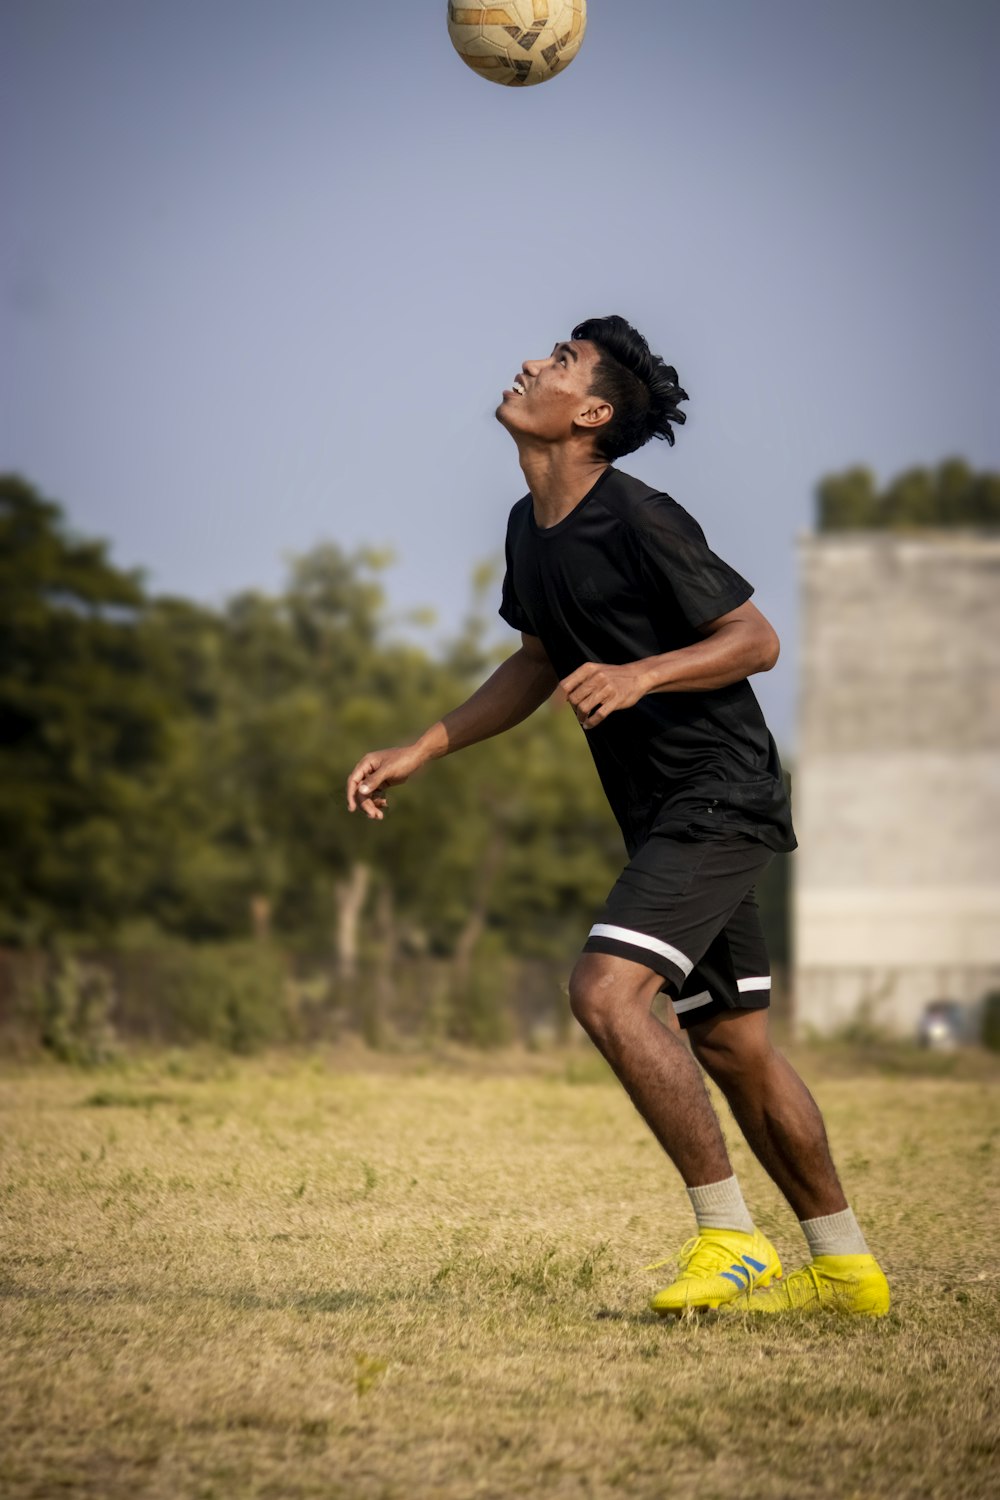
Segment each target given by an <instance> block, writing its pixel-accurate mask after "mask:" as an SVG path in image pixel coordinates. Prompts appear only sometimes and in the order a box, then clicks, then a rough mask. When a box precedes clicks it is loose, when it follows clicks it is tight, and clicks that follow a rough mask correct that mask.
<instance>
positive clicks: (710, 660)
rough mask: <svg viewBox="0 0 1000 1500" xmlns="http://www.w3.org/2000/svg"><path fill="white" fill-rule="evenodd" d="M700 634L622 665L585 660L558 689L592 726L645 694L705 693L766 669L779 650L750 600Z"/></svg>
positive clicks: (770, 666)
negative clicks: (658, 653)
mask: <svg viewBox="0 0 1000 1500" xmlns="http://www.w3.org/2000/svg"><path fill="white" fill-rule="evenodd" d="M701 629H702V631H703V638H702V640H700V641H696V642H695V643H694V645H691V646H682V647H681V648H680V650H679V651H666V652H664V654H663V655H662V656H650V657H647V658H646V659H645V660H644V661H633V662H627V663H626V664H625V665H624V666H604V665H602V664H601V663H599V662H584V664H583V666H582V667H578V668H577V669H576V671H575V672H573V673H571V674H570V676H569V677H566V678H564V680H563V681H562V682H561V683H560V687H561V688H562V690H563V692H564V693H565V694H566V697H567V699H568V701H569V702H570V703H571V704H572V706H573V710H574V712H575V714H576V716H577V718H578V719H579V720H580V723H581V724H582V725H583V727H584V729H593V728H594V726H595V724H600V723H601V722H602V720H604V719H606V718H607V717H608V715H609V714H611V713H614V711H615V710H616V709H619V708H631V707H632V705H633V704H634V703H638V701H639V699H640V698H644V697H645V696H646V694H647V693H710V692H713V691H714V690H715V689H716V688H723V687H728V686H729V684H730V683H732V682H741V681H742V679H743V678H744V677H750V676H751V675H752V674H753V673H754V672H769V671H770V670H771V668H772V667H773V666H774V664H775V662H776V661H777V660H778V651H779V649H780V646H779V642H778V637H777V635H776V633H775V631H774V628H773V627H772V626H771V625H770V624H769V622H768V621H767V620H766V619H765V618H764V616H763V615H762V614H761V612H760V610H759V609H757V608H756V606H755V605H753V604H751V603H750V601H749V600H747V602H746V603H745V604H741V605H740V606H739V608H738V609H733V610H730V611H729V613H728V614H725V615H720V616H719V618H718V619H717V620H710V621H709V622H708V624H706V625H703V626H702V627H701Z"/></svg>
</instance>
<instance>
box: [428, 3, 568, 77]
mask: <svg viewBox="0 0 1000 1500" xmlns="http://www.w3.org/2000/svg"><path fill="white" fill-rule="evenodd" d="M586 29H587V0H496V3H495V4H491V3H490V0H482V3H480V4H464V5H463V4H461V3H455V0H448V35H449V36H450V37H451V40H452V45H453V46H454V48H455V51H456V52H457V53H458V55H459V57H460V58H461V59H462V61H463V62H464V63H468V65H469V67H470V68H474V69H475V70H476V72H477V73H478V74H479V76H480V77H481V78H488V79H489V81H490V83H507V84H514V85H522V84H529V83H544V82H545V81H546V79H548V78H554V77H555V75H556V74H557V73H561V72H562V70H563V68H566V67H568V66H569V64H570V63H571V62H572V61H573V59H574V57H575V56H576V54H577V53H578V52H579V50H580V43H581V42H582V41H583V33H584V32H585V31H586Z"/></svg>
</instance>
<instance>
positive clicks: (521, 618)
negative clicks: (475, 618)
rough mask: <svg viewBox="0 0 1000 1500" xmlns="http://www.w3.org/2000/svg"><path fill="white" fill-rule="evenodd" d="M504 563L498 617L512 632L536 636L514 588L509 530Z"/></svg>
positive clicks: (536, 632)
mask: <svg viewBox="0 0 1000 1500" xmlns="http://www.w3.org/2000/svg"><path fill="white" fill-rule="evenodd" d="M505 562H506V571H505V573H504V575H503V588H502V590H501V597H500V608H499V610H498V614H499V615H500V618H501V620H506V622H507V624H508V625H509V626H510V627H511V629H512V630H520V631H523V632H524V634H525V635H537V634H538V631H537V630H536V629H535V627H534V625H533V624H532V623H531V620H530V619H529V618H528V614H527V611H526V610H525V608H524V606H523V604H522V603H521V601H520V599H519V598H518V597H517V591H516V589H515V588H514V571H513V568H512V566H511V549H510V531H509V530H508V533H507V542H506V547H505Z"/></svg>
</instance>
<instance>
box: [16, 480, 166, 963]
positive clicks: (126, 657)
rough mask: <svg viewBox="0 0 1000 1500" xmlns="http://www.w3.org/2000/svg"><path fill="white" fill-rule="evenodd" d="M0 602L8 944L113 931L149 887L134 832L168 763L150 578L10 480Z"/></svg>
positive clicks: (54, 507) (53, 506) (31, 490)
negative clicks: (62, 931)
mask: <svg viewBox="0 0 1000 1500" xmlns="http://www.w3.org/2000/svg"><path fill="white" fill-rule="evenodd" d="M0 601H2V602H0V844H2V846H3V849H4V859H3V861H2V863H0V936H2V938H3V939H4V940H5V941H8V942H17V941H22V940H25V939H37V938H38V937H39V936H41V935H42V934H43V933H44V932H46V931H48V930H50V929H51V927H52V924H53V922H54V921H55V920H56V918H57V917H58V920H59V922H60V923H61V924H63V925H65V924H66V923H69V924H71V925H72V926H73V927H74V928H75V929H77V930H79V931H80V932H84V933H91V934H93V933H98V932H106V931H107V930H109V928H110V927H111V926H112V925H113V924H114V923H115V921H116V920H117V919H118V918H119V916H120V915H121V913H122V912H123V910H126V909H128V907H129V906H130V905H131V904H132V903H133V901H134V899H135V895H136V893H137V892H138V890H139V887H140V885H141V881H140V880H138V879H137V869H136V863H137V861H136V853H137V851H136V846H135V843H134V841H133V838H132V830H133V829H134V828H135V827H136V825H137V821H138V820H139V818H140V817H141V809H142V804H143V802H144V793H143V788H144V786H145V785H146V784H147V782H148V780H149V778H150V777H151V776H152V775H155V773H156V770H157V769H158V767H159V766H160V765H162V764H163V762H164V760H165V758H166V756H167V754H168V751H169V738H170V731H169V725H170V717H171V709H172V706H173V705H172V703H171V701H170V698H169V695H167V694H165V693H164V691H163V689H162V674H161V671H160V667H161V663H160V661H159V660H158V654H157V649H156V642H155V641H154V640H153V639H152V638H151V637H150V636H149V635H148V634H147V633H146V632H145V630H144V629H143V623H144V618H145V614H146V610H147V600H146V596H145V593H144V590H143V585H142V579H141V577H140V575H139V574H138V573H135V572H123V571H122V570H120V569H118V568H116V567H115V566H114V565H113V564H112V563H111V562H110V560H109V558H108V556H107V551H106V548H105V545H104V544H103V543H102V542H95V541H85V540H81V539H78V538H76V537H74V536H73V535H72V534H71V533H70V532H69V531H68V529H67V527H66V524H65V518H64V516H63V512H62V509H61V508H60V506H58V505H57V504H55V503H53V502H52V501H50V500H46V499H44V498H43V497H42V496H40V495H39V494H38V493H37V491H36V490H35V489H34V488H33V487H32V486H31V485H30V484H29V483H27V481H25V480H24V479H22V478H20V477H19V476H17V475H13V474H7V475H3V476H0Z"/></svg>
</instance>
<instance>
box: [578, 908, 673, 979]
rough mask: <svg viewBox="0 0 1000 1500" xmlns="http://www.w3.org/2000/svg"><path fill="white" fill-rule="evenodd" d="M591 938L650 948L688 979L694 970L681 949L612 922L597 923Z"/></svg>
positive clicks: (591, 932)
mask: <svg viewBox="0 0 1000 1500" xmlns="http://www.w3.org/2000/svg"><path fill="white" fill-rule="evenodd" d="M590 936H591V937H604V938H614V939H615V941H616V942H619V943H630V944H631V946H632V947H633V948H648V949H649V951H650V953H658V954H659V955H660V957H661V958H669V960H670V962H671V963H672V964H676V965H677V967H678V968H679V969H680V970H681V972H682V973H683V975H684V978H685V979H686V978H687V976H688V975H689V974H690V972H691V970H692V969H693V968H694V964H693V962H692V961H691V959H690V958H686V957H685V956H684V954H683V953H682V952H681V950H680V949H679V948H671V946H670V944H669V943H661V942H660V939H659V938H655V937H650V936H649V934H648V933H645V932H633V931H632V929H631V928H630V927H615V926H613V924H612V923H610V922H595V923H594V925H593V927H592V928H591V929H590Z"/></svg>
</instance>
